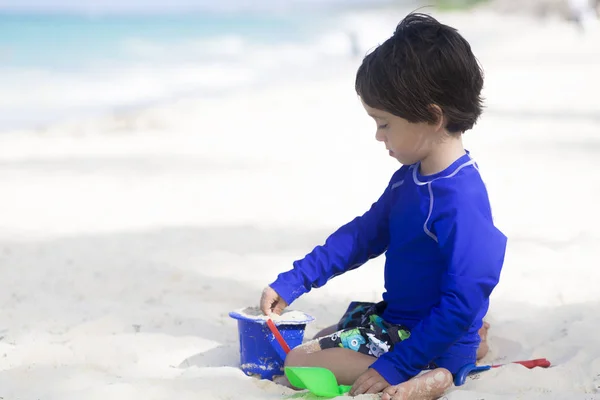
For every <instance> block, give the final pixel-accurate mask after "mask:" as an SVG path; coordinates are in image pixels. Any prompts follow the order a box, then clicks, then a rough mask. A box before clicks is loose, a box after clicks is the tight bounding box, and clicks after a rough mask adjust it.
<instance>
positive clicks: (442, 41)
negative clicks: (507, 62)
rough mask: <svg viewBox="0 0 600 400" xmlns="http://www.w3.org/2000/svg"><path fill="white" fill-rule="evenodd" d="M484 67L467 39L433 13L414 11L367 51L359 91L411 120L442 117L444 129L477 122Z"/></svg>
mask: <svg viewBox="0 0 600 400" xmlns="http://www.w3.org/2000/svg"><path fill="white" fill-rule="evenodd" d="M482 87H483V71H482V70H481V68H480V66H479V63H478V62H477V59H476V58H475V56H474V55H473V52H472V51H471V46H470V45H469V43H468V42H467V41H466V40H465V39H464V38H463V37H462V36H461V35H460V34H459V33H458V31H457V30H456V29H454V28H452V27H450V26H447V25H443V24H441V23H439V22H438V21H437V20H436V19H435V18H433V17H431V16H428V15H425V14H420V13H411V14H409V15H408V16H407V17H406V18H404V19H403V20H402V21H401V22H400V23H399V24H398V26H397V28H396V31H395V32H394V34H393V35H392V37H390V38H389V39H388V40H386V41H385V42H384V43H382V44H381V45H380V46H378V47H377V48H376V49H375V50H374V51H372V52H371V53H370V54H368V55H367V56H366V57H365V58H364V59H363V62H362V64H361V66H360V67H359V68H358V72H357V73H356V92H357V93H358V95H359V96H360V97H361V98H362V100H363V101H364V102H365V103H366V104H367V105H368V106H370V107H372V108H376V109H380V110H383V111H387V112H389V113H391V114H394V115H396V116H398V117H401V118H404V119H406V120H407V121H409V122H413V123H416V122H429V123H435V122H437V121H439V118H440V116H439V115H438V114H437V113H436V112H435V109H433V108H432V107H431V106H432V105H437V106H439V107H440V108H441V109H442V112H443V114H444V117H445V118H446V129H447V130H448V132H450V133H460V132H464V131H466V130H469V129H471V128H473V125H475V123H476V122H477V119H478V118H479V116H480V115H481V111H482V107H483V102H482V98H481V96H480V94H481V89H482Z"/></svg>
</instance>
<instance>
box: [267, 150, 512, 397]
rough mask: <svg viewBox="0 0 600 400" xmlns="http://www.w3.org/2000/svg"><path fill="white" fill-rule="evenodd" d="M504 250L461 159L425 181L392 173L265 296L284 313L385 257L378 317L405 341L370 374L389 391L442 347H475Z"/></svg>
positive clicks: (412, 169)
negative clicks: (282, 304) (401, 331)
mask: <svg viewBox="0 0 600 400" xmlns="http://www.w3.org/2000/svg"><path fill="white" fill-rule="evenodd" d="M506 243H507V238H506V236H505V235H504V234H503V233H502V232H501V231H500V230H499V229H497V228H496V227H495V225H494V222H493V220H492V212H491V207H490V202H489V198H488V193H487V190H486V187H485V185H484V183H483V180H482V179H481V176H480V174H479V170H478V168H477V164H476V163H475V161H474V160H473V159H472V158H471V157H470V155H469V154H468V153H467V154H465V155H464V156H462V157H460V158H459V159H457V160H456V161H455V162H454V163H453V164H452V165H450V166H449V167H448V168H446V169H445V170H444V171H441V172H439V173H437V174H434V175H428V176H422V175H421V174H420V173H419V163H417V164H413V165H410V166H403V167H401V168H400V169H399V170H398V171H397V172H396V173H395V174H394V175H393V176H392V179H391V180H390V182H389V184H388V186H387V187H386V189H385V191H384V192H383V194H382V195H381V197H380V198H379V199H378V200H377V201H376V202H375V203H374V204H373V205H372V206H371V208H370V209H369V210H368V211H367V212H366V213H365V214H363V215H362V216H359V217H357V218H355V219H353V220H352V221H351V222H349V223H347V224H345V225H343V226H342V227H340V228H339V229H337V230H336V231H335V232H334V233H333V234H331V235H330V236H329V237H328V238H327V240H326V241H325V243H324V244H323V245H319V246H317V247H315V248H314V250H313V251H312V252H310V253H309V254H308V255H306V257H304V258H303V259H301V260H297V261H295V262H294V263H293V269H291V270H289V271H287V272H284V273H281V274H280V275H279V276H278V278H277V280H276V281H275V282H273V283H272V284H271V287H272V288H273V289H274V290H275V291H276V292H277V293H278V294H279V295H280V296H281V297H282V298H283V299H284V300H285V301H286V302H287V303H288V304H291V303H292V302H293V301H294V300H295V299H297V298H298V297H299V296H301V295H302V294H304V293H307V292H309V291H310V290H311V288H318V287H321V286H323V285H324V284H325V283H326V282H327V281H328V280H329V279H331V278H333V277H335V276H337V275H339V274H342V273H344V272H346V271H349V270H352V269H354V268H357V267H359V266H360V265H362V264H364V263H365V262H367V261H368V260H369V259H371V258H373V257H377V256H379V255H381V254H383V253H384V252H385V257H386V262H385V292H384V293H383V300H384V301H386V302H387V307H386V309H385V312H384V313H383V315H382V318H383V319H384V320H386V321H387V322H389V323H392V324H398V325H403V326H405V327H407V328H409V329H410V331H411V334H410V337H409V338H408V339H405V340H404V341H402V342H399V343H397V344H396V345H395V346H394V348H393V349H392V350H391V351H390V352H387V353H385V354H383V355H381V356H380V357H379V358H378V359H377V360H376V361H375V362H374V363H373V364H372V366H371V367H372V368H374V369H375V370H377V371H378V372H379V373H380V374H381V375H382V376H383V377H384V378H385V379H386V380H387V381H388V383H390V384H392V385H394V384H398V383H401V382H404V381H406V380H408V379H410V378H411V377H413V376H415V375H417V374H418V373H419V372H420V371H421V370H423V369H425V368H427V366H428V365H429V364H430V363H431V362H433V361H434V360H435V359H436V358H437V357H439V356H441V355H442V354H445V353H446V352H447V351H448V350H449V349H451V347H452V346H454V345H456V344H475V345H476V344H477V343H478V340H479V336H478V332H477V331H478V329H479V328H480V327H481V323H482V319H483V317H484V316H485V314H486V312H487V309H488V306H489V296H490V294H491V292H492V290H493V289H494V287H495V286H496V285H497V283H498V280H499V278H500V272H501V269H502V265H503V263H504V255H505V251H506ZM451 372H456V371H451Z"/></svg>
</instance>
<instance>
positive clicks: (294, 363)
mask: <svg viewBox="0 0 600 400" xmlns="http://www.w3.org/2000/svg"><path fill="white" fill-rule="evenodd" d="M375 360H376V358H375V357H372V356H368V355H366V354H363V353H359V352H357V351H354V350H350V349H344V348H341V347H340V348H331V349H324V350H318V351H315V352H311V353H309V352H306V351H303V349H299V348H296V349H294V350H292V351H291V352H290V353H289V354H288V355H287V357H286V359H285V366H286V367H322V368H327V369H329V370H330V371H331V372H333V374H334V375H335V377H336V378H337V381H338V383H339V384H340V385H352V384H354V381H356V380H357V379H358V377H359V376H360V375H362V374H363V372H365V371H366V370H367V369H368V368H369V366H370V365H371V364H373V363H374V362H375Z"/></svg>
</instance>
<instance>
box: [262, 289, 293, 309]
mask: <svg viewBox="0 0 600 400" xmlns="http://www.w3.org/2000/svg"><path fill="white" fill-rule="evenodd" d="M286 307H287V303H286V302H285V300H283V299H282V298H281V297H280V296H279V294H277V292H276V291H275V290H273V289H272V288H271V287H270V286H267V287H266V288H265V289H264V290H263V292H262V296H261V298H260V310H261V311H262V312H263V314H264V315H270V314H271V313H275V314H277V315H281V313H282V312H283V310H284V309H285V308H286Z"/></svg>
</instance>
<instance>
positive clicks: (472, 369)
mask: <svg viewBox="0 0 600 400" xmlns="http://www.w3.org/2000/svg"><path fill="white" fill-rule="evenodd" d="M508 364H521V365H522V366H524V367H525V368H528V369H532V368H536V367H541V368H548V367H550V365H551V363H550V361H548V360H547V359H545V358H536V359H535V360H525V361H513V362H511V363H508ZM504 365H507V364H495V365H475V364H467V365H465V366H464V367H462V368H461V369H459V370H458V372H457V373H456V374H455V375H454V385H455V386H461V385H464V384H465V382H466V381H467V376H469V375H471V374H474V373H477V372H483V371H487V370H490V369H492V368H499V367H502V366H504ZM288 379H289V378H288Z"/></svg>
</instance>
